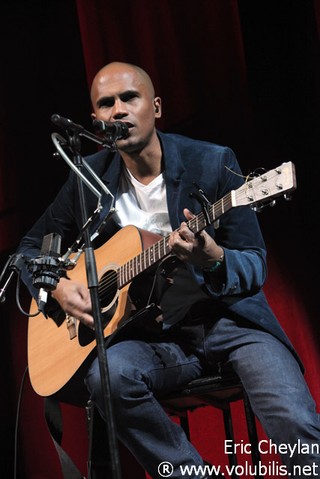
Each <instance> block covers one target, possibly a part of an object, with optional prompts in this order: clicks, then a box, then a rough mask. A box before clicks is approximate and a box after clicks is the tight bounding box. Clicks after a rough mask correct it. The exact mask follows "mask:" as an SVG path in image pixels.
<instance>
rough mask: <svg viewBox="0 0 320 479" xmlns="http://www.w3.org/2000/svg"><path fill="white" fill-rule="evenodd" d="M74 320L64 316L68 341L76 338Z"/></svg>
mask: <svg viewBox="0 0 320 479" xmlns="http://www.w3.org/2000/svg"><path fill="white" fill-rule="evenodd" d="M76 321H77V320H76V318H74V317H73V316H70V315H69V314H66V325H67V329H68V332H69V339H70V340H71V339H74V338H76V337H77V327H76V326H77V322H76Z"/></svg>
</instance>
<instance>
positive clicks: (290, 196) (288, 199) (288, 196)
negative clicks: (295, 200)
mask: <svg viewBox="0 0 320 479" xmlns="http://www.w3.org/2000/svg"><path fill="white" fill-rule="evenodd" d="M283 197H284V199H285V200H286V201H291V200H292V195H290V194H289V193H285V194H284V195H283Z"/></svg>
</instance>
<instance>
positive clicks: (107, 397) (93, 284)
mask: <svg viewBox="0 0 320 479" xmlns="http://www.w3.org/2000/svg"><path fill="white" fill-rule="evenodd" d="M67 134H68V145H69V147H70V149H71V151H72V153H73V163H72V168H73V169H74V170H77V186H78V192H79V198H80V207H81V216H82V218H81V220H82V223H83V224H86V223H87V214H86V201H85V195H84V188H83V181H84V182H85V183H86V184H87V185H88V183H89V182H88V181H87V178H86V177H85V176H83V174H82V173H81V170H82V169H83V168H84V167H85V168H87V169H88V165H87V164H86V163H85V161H84V160H83V158H82V156H81V154H80V146H81V141H80V134H79V132H77V131H70V130H69V131H68V130H67ZM82 136H83V135H82ZM59 151H60V150H59ZM62 156H63V157H64V158H65V156H66V155H62ZM68 163H69V161H68ZM70 166H71V165H70ZM94 176H95V179H96V180H97V182H98V183H99V184H101V181H100V179H99V178H98V177H96V175H95V174H94ZM102 185H103V184H102ZM88 186H89V185H88ZM91 186H92V185H91V184H90V186H89V187H90V189H91V190H92V188H91ZM103 187H104V189H105V185H103ZM92 191H93V190H92ZM96 191H97V190H96ZM108 193H109V194H111V193H110V192H109V190H108ZM97 196H98V197H99V202H100V193H99V192H98V195H97ZM83 241H84V253H85V267H86V274H87V281H88V288H89V291H90V297H91V303H92V316H93V318H94V326H95V338H96V348H97V356H98V361H99V369H100V377H101V386H102V393H103V407H104V411H105V416H106V426H107V433H108V440H109V454H110V465H111V473H112V478H113V479H120V478H121V475H120V460H119V452H118V443H117V436H116V430H115V423H114V414H113V402H112V398H111V394H110V384H109V371H108V364H107V360H106V354H105V343H104V334H103V328H102V317H101V308H100V301H99V294H98V284H99V281H98V274H97V266H96V261H95V256H94V250H93V247H92V246H91V238H90V232H89V231H88V229H87V228H85V230H84V232H83Z"/></svg>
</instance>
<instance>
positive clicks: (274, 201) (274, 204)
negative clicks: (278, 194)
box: [269, 200, 277, 208]
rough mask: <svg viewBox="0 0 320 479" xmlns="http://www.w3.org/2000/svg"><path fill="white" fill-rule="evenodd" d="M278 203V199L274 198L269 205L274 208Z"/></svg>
mask: <svg viewBox="0 0 320 479" xmlns="http://www.w3.org/2000/svg"><path fill="white" fill-rule="evenodd" d="M276 203H277V202H276V200H272V201H270V203H269V206H270V207H271V208H273V207H274V206H276Z"/></svg>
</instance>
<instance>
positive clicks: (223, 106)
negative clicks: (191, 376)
mask: <svg viewBox="0 0 320 479" xmlns="http://www.w3.org/2000/svg"><path fill="white" fill-rule="evenodd" d="M53 3H54V5H53V4H52V5H45V6H43V5H42V3H41V2H40V1H34V2H30V3H28V4H27V5H26V2H23V1H16V2H8V3H6V2H4V3H3V5H2V7H0V9H1V15H0V19H1V20H0V22H1V29H0V35H1V36H0V40H1V42H0V45H1V46H0V59H1V63H2V65H3V66H2V68H1V72H0V91H1V97H0V102H1V103H0V104H1V113H0V122H1V131H0V186H1V189H0V228H1V230H0V231H1V236H0V253H1V258H2V264H3V265H4V264H5V261H6V259H7V258H8V255H9V254H11V253H12V252H14V251H15V248H16V247H17V244H18V241H19V238H20V237H21V235H22V234H23V233H24V232H25V231H26V230H27V229H28V227H29V226H31V224H32V222H33V221H34V220H35V219H36V218H37V217H38V216H39V214H40V213H41V211H42V209H43V208H44V206H45V205H46V204H47V203H48V202H49V201H50V200H51V198H53V196H54V194H55V193H56V191H57V190H58V188H59V186H60V185H61V184H62V182H63V181H64V178H65V177H66V174H67V172H68V168H67V167H66V165H64V164H62V161H57V160H54V161H53V160H52V161H50V158H51V155H52V153H53V151H54V149H53V147H52V144H51V141H50V133H51V131H52V126H51V124H50V116H51V114H52V113H59V114H61V115H63V116H66V117H69V118H71V119H73V120H74V121H75V122H77V123H82V124H84V126H85V127H87V128H88V129H90V128H91V125H90V104H89V95H88V89H89V85H90V83H91V80H92V78H93V76H94V74H95V73H96V71H97V70H98V69H99V68H100V67H102V66H103V65H104V64H106V63H108V62H109V61H113V60H121V61H128V62H132V63H136V64H139V65H140V66H142V67H143V68H145V69H146V70H147V71H148V72H149V73H150V75H151V77H152V78H153V80H154V83H155V87H156V91H157V94H158V95H160V96H161V97H162V100H163V105H164V115H163V119H162V120H161V122H160V123H159V124H158V126H159V128H161V129H163V130H166V131H175V132H179V133H182V134H187V135H190V136H193V137H195V138H201V139H207V140H210V141H214V142H217V143H221V144H225V145H228V146H231V147H232V148H233V149H234V151H235V152H236V154H237V156H238V158H239V161H240V164H241V166H242V168H243V171H244V173H245V174H247V173H249V172H250V171H252V170H254V169H255V168H257V167H265V168H266V169H271V168H274V167H276V166H278V165H279V164H281V163H282V162H283V161H293V162H294V164H295V166H296V172H297V183H298V188H297V191H296V192H295V193H294V194H293V197H292V201H291V202H285V201H284V200H279V201H278V202H277V205H276V207H275V208H266V209H264V210H263V212H262V213H261V214H260V216H259V218H260V223H261V227H262V230H263V232H264V234H265V238H266V242H267V246H268V250H269V255H268V261H269V278H268V281H267V284H266V287H265V291H266V294H267V296H268V299H269V301H270V303H271V305H272V307H273V309H274V311H275V313H276V314H277V316H278V318H279V320H280V322H281V324H282V325H283V327H284V328H285V330H286V332H287V334H288V336H289V337H290V339H291V340H292V342H293V343H294V345H295V347H296V349H297V350H298V352H299V354H300V356H301V358H302V360H303V362H304V364H305V367H306V379H307V382H308V385H309V387H310V389H311V392H312V394H313V395H314V398H315V400H316V402H317V405H318V407H320V385H319V373H318V371H319V366H320V355H319V339H320V337H319V332H318V325H317V316H318V315H317V309H318V308H316V284H317V276H318V275H317V273H318V262H319V261H318V253H317V250H318V245H317V243H316V241H317V240H316V236H315V230H316V224H317V223H318V224H319V220H318V217H319V215H318V213H317V191H318V185H317V178H318V177H319V158H320V151H319V150H320V149H319V145H318V143H319V141H318V138H319V126H320V118H319V112H320V108H319V107H320V105H319V103H320V82H319V80H320V68H319V67H320V62H319V31H320V27H319V25H320V11H319V6H318V2H317V0H315V1H314V3H313V2H312V1H311V0H310V1H308V0H307V1H305V2H291V1H283V2H269V1H265V2H247V1H246V0H238V1H237V0H227V1H226V0H199V1H198V2H196V3H194V2H192V3H188V2H185V1H182V0H161V1H157V0H135V1H131V0H122V2H119V1H116V0H77V1H70V2H64V1H62V0H61V1H57V2H53ZM249 3H250V5H249ZM256 3H257V4H258V5H256ZM9 44H10V49H9V48H8V46H9ZM83 148H84V150H85V151H87V150H88V151H90V152H92V151H93V149H94V146H93V145H87V144H85V145H83ZM21 296H22V304H23V307H24V308H25V309H26V310H28V306H29V302H30V299H29V296H28V295H27V293H26V292H25V291H24V290H23V289H22V292H21ZM0 312H1V320H2V325H3V334H2V337H1V354H2V355H3V356H2V357H1V359H2V364H4V368H3V371H2V373H1V391H2V395H1V399H0V401H1V406H2V407H1V410H2V417H1V422H2V424H3V425H4V427H3V428H2V431H3V436H4V437H3V440H4V444H5V447H4V449H3V451H2V454H3V457H2V460H1V465H0V472H1V477H4V478H5V477H8V478H9V477H10V478H11V477H13V473H12V471H13V468H12V465H13V462H14V461H13V453H12V451H13V444H14V422H15V414H16V409H17V404H18V396H19V388H20V386H21V381H22V378H23V374H24V372H25V368H26V366H27V346H26V338H27V324H28V319H27V318H26V317H25V316H24V315H23V314H21V313H20V311H19V310H18V308H17V306H16V298H15V285H14V284H13V283H12V284H11V286H10V288H9V290H8V293H7V300H6V302H5V303H4V304H2V305H1V310H0ZM233 409H234V411H235V415H236V421H235V432H236V437H237V438H238V439H239V441H240V440H241V439H243V441H244V442H246V441H247V436H246V432H245V428H244V413H243V410H242V407H241V404H235V405H234V408H233ZM63 414H64V421H65V436H64V445H65V448H66V450H67V451H68V452H70V454H71V456H72V457H73V458H74V459H75V461H76V462H77V464H78V465H79V467H80V468H82V470H83V471H84V472H83V474H86V472H85V471H86V454H87V451H86V449H87V435H86V420H85V414H84V411H83V410H82V409H78V408H75V407H72V406H68V405H63ZM190 420H191V432H192V439H193V441H194V442H195V444H196V445H197V447H198V448H199V450H200V451H201V452H202V453H203V455H204V456H205V457H206V458H207V459H208V460H211V461H213V462H215V463H217V464H224V463H225V460H226V459H225V456H224V455H223V451H222V447H223V427H222V420H221V417H220V415H219V414H218V412H217V411H214V410H213V409H208V410H202V411H197V412H194V413H192V414H191V415H190ZM259 434H260V435H261V437H264V433H263V431H262V430H261V429H260V427H259ZM121 456H122V457H123V461H122V462H123V467H124V477H130V478H133V477H136V478H138V477H144V473H143V471H142V470H141V468H140V467H139V466H138V465H137V464H136V462H135V461H134V459H133V458H132V457H131V456H130V455H129V454H128V452H127V451H126V450H123V449H121ZM263 459H264V461H265V462H266V463H267V462H268V460H269V461H270V460H271V459H272V460H273V461H276V460H277V458H274V457H272V458H270V457H269V456H267V457H264V458H263ZM242 460H243V461H246V460H248V457H246V456H243V457H242ZM18 463H19V465H18V474H19V475H18V477H19V478H23V479H44V478H46V479H51V478H52V479H57V478H59V477H62V475H61V471H60V467H59V463H58V459H57V455H56V452H55V450H54V447H53V444H52V442H51V438H50V436H49V434H48V431H47V428H46V424H45V420H44V416H43V401H42V398H40V397H38V396H37V395H36V394H35V393H34V392H33V390H32V388H31V386H30V383H29V381H28V375H26V379H25V383H24V388H23V394H22V402H21V412H20V420H19V427H18ZM1 468H3V470H1ZM270 477H271V476H270Z"/></svg>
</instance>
